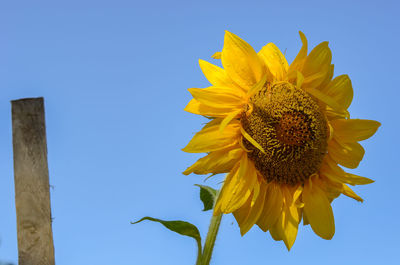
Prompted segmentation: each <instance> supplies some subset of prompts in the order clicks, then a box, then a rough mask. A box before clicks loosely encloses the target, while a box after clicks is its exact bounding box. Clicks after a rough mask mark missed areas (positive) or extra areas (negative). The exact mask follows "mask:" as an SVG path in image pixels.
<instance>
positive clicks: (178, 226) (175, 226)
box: [131, 216, 202, 264]
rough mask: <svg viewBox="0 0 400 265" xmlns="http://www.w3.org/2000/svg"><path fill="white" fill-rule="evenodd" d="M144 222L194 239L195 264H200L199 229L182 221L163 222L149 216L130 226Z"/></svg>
mask: <svg viewBox="0 0 400 265" xmlns="http://www.w3.org/2000/svg"><path fill="white" fill-rule="evenodd" d="M144 220H149V221H153V222H158V223H160V224H162V225H164V226H165V227H166V228H168V229H169V230H171V231H174V232H176V233H178V234H181V235H184V236H190V237H192V238H194V239H195V240H196V243H197V262H196V264H200V263H199V262H200V259H201V254H202V248H201V236H200V233H199V229H197V227H196V226H195V225H192V224H191V223H188V222H184V221H164V220H161V219H157V218H152V217H149V216H146V217H143V218H142V219H140V220H139V221H136V222H131V224H137V223H140V222H142V221H144Z"/></svg>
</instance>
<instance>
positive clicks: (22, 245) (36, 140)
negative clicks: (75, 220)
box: [11, 98, 55, 265]
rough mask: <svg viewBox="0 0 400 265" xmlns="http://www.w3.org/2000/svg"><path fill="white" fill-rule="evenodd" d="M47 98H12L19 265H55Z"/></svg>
mask: <svg viewBox="0 0 400 265" xmlns="http://www.w3.org/2000/svg"><path fill="white" fill-rule="evenodd" d="M43 101H44V100H43V98H26V99H20V100H14V101H11V109H12V131H13V149H14V181H15V205H16V211H17V234H18V260H19V265H54V264H55V261H54V245H53V232H52V228H51V210H50V191H49V187H50V185H49V170H48V166H47V143H46V126H45V116H44V102H43Z"/></svg>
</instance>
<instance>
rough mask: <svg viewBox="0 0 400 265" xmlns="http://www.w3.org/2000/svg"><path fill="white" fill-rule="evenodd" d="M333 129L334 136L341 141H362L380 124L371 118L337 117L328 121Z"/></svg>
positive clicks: (372, 133)
mask: <svg viewBox="0 0 400 265" xmlns="http://www.w3.org/2000/svg"><path fill="white" fill-rule="evenodd" d="M330 124H331V125H332V126H333V129H334V137H337V138H338V139H339V140H340V141H342V142H345V143H346V142H355V141H362V140H365V139H368V138H370V137H371V136H372V135H374V134H375V132H376V131H377V130H378V128H379V126H380V125H381V124H380V123H379V122H377V121H373V120H360V119H350V120H348V119H338V120H333V121H331V122H330Z"/></svg>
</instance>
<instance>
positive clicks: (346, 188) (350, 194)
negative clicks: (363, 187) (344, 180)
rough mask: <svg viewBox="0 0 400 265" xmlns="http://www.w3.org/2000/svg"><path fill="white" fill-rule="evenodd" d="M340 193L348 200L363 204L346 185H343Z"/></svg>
mask: <svg viewBox="0 0 400 265" xmlns="http://www.w3.org/2000/svg"><path fill="white" fill-rule="evenodd" d="M342 193H343V194H344V195H346V196H348V197H350V198H353V199H355V200H356V201H359V202H363V199H362V198H361V197H360V196H358V195H357V194H356V193H355V192H354V191H353V190H352V189H350V187H349V186H347V185H346V184H343V190H342Z"/></svg>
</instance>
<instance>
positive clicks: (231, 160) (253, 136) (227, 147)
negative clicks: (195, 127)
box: [183, 32, 380, 249]
mask: <svg viewBox="0 0 400 265" xmlns="http://www.w3.org/2000/svg"><path fill="white" fill-rule="evenodd" d="M300 38H301V41H302V43H303V46H302V48H301V49H300V51H299V53H298V55H297V56H296V58H295V60H294V61H293V62H292V63H291V64H290V65H289V64H288V63H287V61H286V58H285V57H284V55H283V54H282V53H281V52H280V50H279V49H278V48H277V47H276V46H275V45H274V44H273V43H269V44H267V45H266V46H264V47H263V48H262V49H261V50H260V51H259V52H258V53H256V52H255V51H254V49H253V48H252V47H251V46H250V45H249V44H247V43H246V42H245V41H243V40H242V39H240V38H239V37H238V36H236V35H234V34H232V33H230V32H226V34H225V40H224V47H223V49H222V52H220V53H216V54H214V55H213V58H215V59H221V62H222V66H223V68H220V67H218V66H216V65H213V64H210V63H208V62H206V61H202V60H200V67H201V69H202V70H203V73H204V74H205V76H206V77H207V79H208V80H209V81H210V83H211V84H212V86H211V87H208V88H204V89H199V88H191V89H189V91H190V93H191V94H192V95H193V99H192V100H191V101H190V102H189V104H188V105H187V106H186V108H185V110H186V111H188V112H191V113H194V114H199V115H203V116H206V117H211V118H212V119H211V121H210V122H209V123H208V124H206V125H205V126H204V128H203V129H202V130H201V131H200V132H198V133H197V134H196V135H195V136H194V137H193V139H192V140H191V141H190V142H189V144H188V145H187V146H186V147H185V148H184V149H183V150H184V151H186V152H192V153H202V152H205V153H207V155H206V156H205V157H203V158H200V159H199V160H198V161H197V162H196V163H195V164H193V165H192V166H190V167H189V168H188V169H186V171H185V172H184V174H190V173H195V174H219V173H228V174H227V176H226V178H225V181H224V184H223V187H222V189H221V192H220V195H219V197H218V200H217V202H216V205H215V208H214V214H220V213H226V214H227V213H233V214H234V216H235V218H236V220H237V222H238V224H239V226H240V230H241V233H242V234H245V233H246V232H247V231H248V230H249V229H250V228H251V227H252V226H253V225H254V224H257V225H258V226H259V227H260V228H261V229H262V230H263V231H269V232H270V234H271V236H272V237H273V238H274V239H275V240H283V241H284V242H285V244H286V246H287V248H288V249H290V248H291V247H292V245H293V243H294V241H295V239H296V235H297V229H298V225H299V223H300V221H301V220H303V223H304V224H310V225H311V227H312V229H313V230H314V232H315V233H316V234H317V235H319V236H320V237H322V238H324V239H331V238H332V236H333V234H334V232H335V226H334V219H333V213H332V208H331V205H330V203H331V202H332V201H333V199H335V198H336V197H338V196H339V195H340V194H344V195H346V196H349V197H351V198H354V199H356V200H358V201H362V199H361V198H360V197H359V196H358V195H356V194H355V193H354V191H352V190H351V189H350V188H349V186H348V184H350V185H361V184H368V183H371V182H373V181H372V180H370V179H368V178H364V177H360V176H357V175H354V174H349V173H346V172H345V171H344V170H343V169H342V167H341V166H344V167H348V168H355V167H357V166H358V164H359V162H360V161H361V159H362V157H363V155H364V149H363V148H362V146H361V145H360V144H359V143H358V142H359V141H361V140H365V139H367V138H369V137H371V136H372V135H373V134H374V133H375V132H376V130H377V129H378V127H379V126H380V124H379V122H376V121H372V120H361V119H350V118H349V112H348V111H347V109H348V107H349V106H350V103H351V101H352V98H353V89H352V85H351V81H350V79H349V77H348V76H347V75H340V76H337V77H335V78H333V64H331V58H332V54H331V51H330V49H329V47H328V43H327V42H322V43H321V44H319V45H317V46H316V47H315V48H314V49H313V50H312V51H311V52H310V53H308V47H307V39H306V37H305V36H304V34H303V33H301V32H300ZM339 165H341V166H339Z"/></svg>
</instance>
